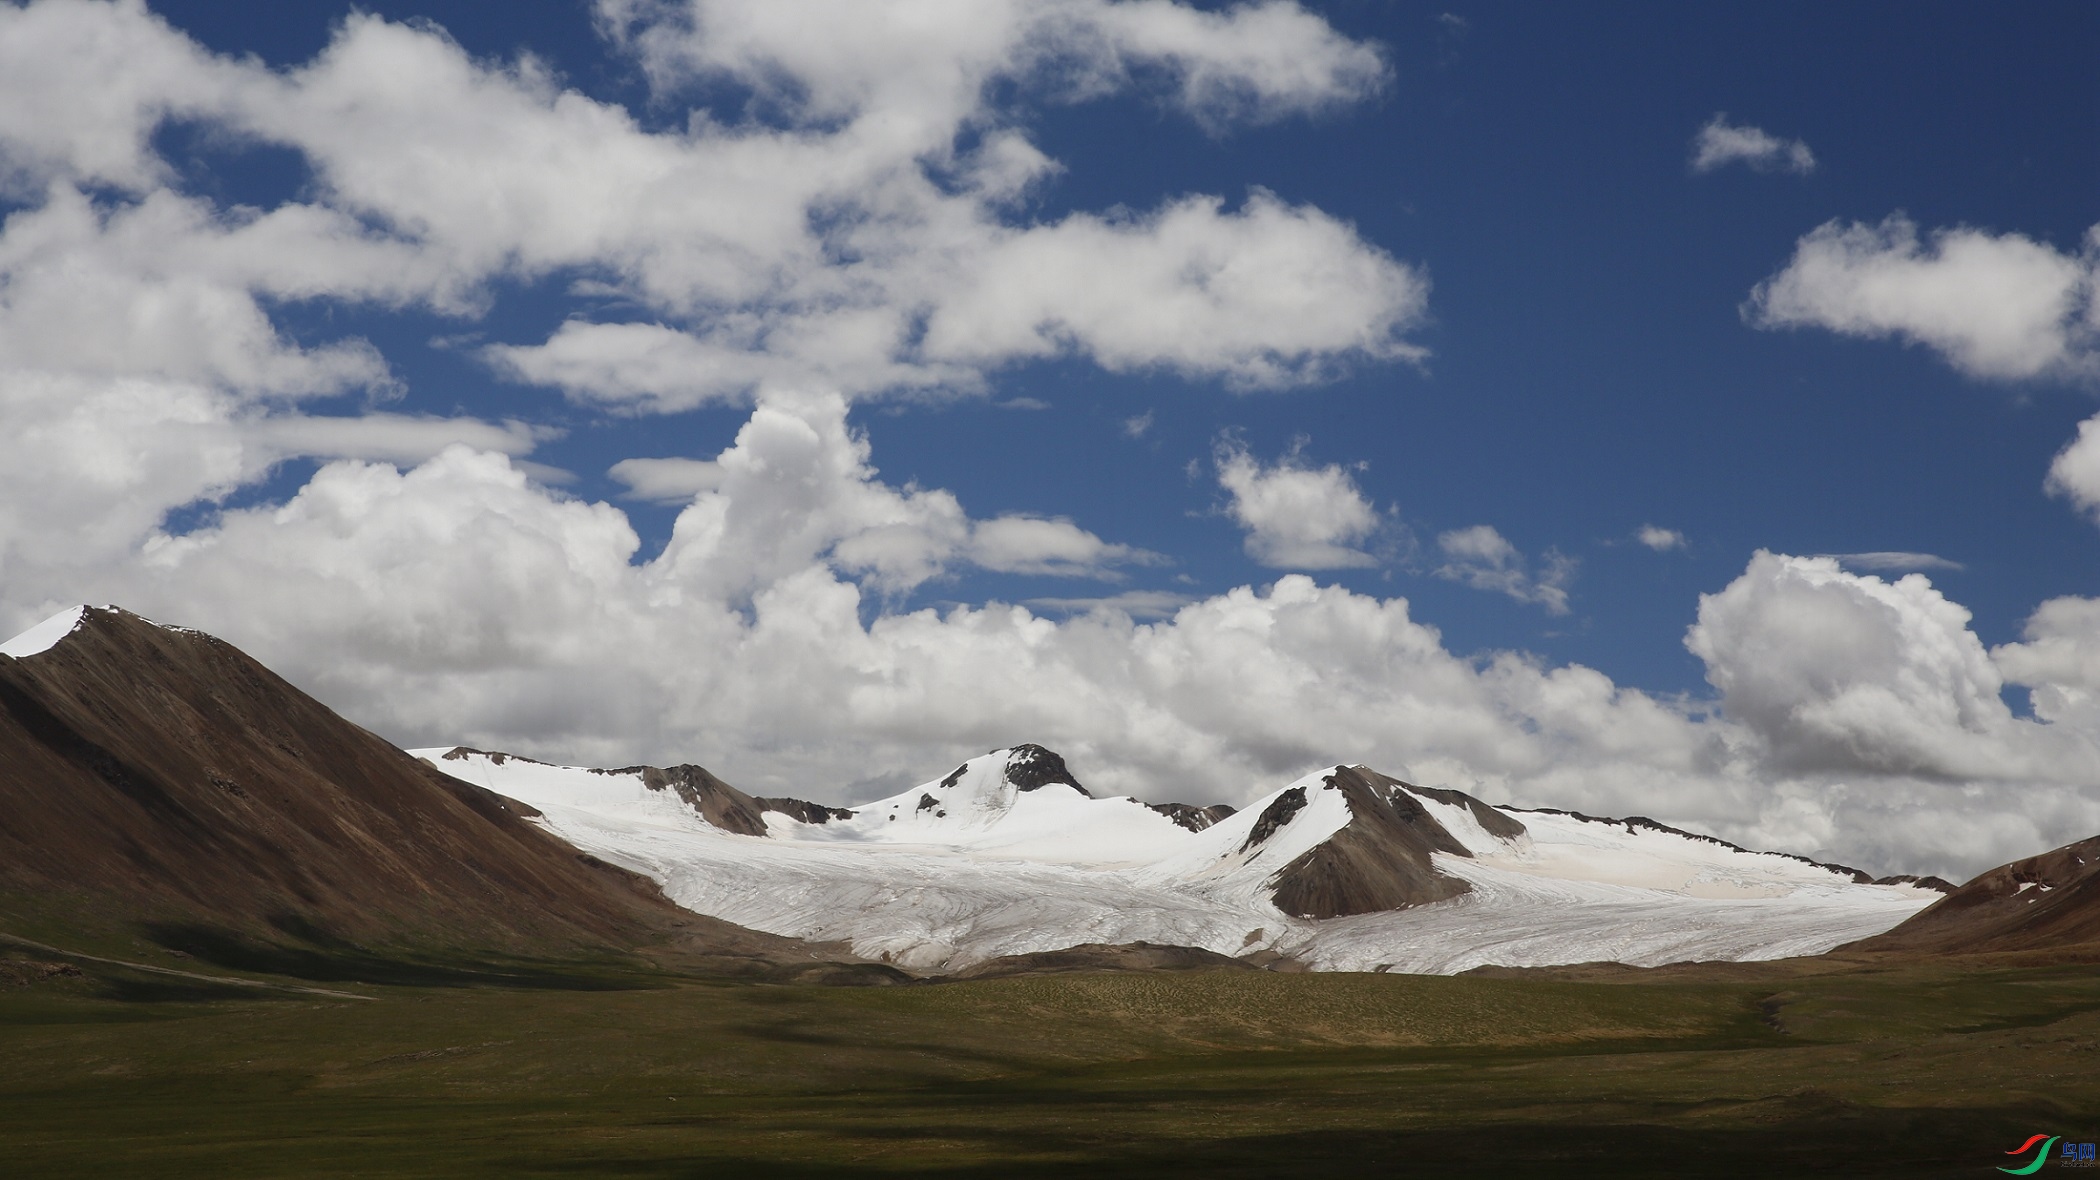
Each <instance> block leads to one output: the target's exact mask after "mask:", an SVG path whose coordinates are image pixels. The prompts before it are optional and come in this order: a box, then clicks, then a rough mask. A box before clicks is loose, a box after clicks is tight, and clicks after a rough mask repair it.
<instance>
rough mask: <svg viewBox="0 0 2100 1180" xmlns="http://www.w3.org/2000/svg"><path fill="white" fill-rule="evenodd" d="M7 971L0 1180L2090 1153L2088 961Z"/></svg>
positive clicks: (1207, 1169) (2092, 1030)
mask: <svg viewBox="0 0 2100 1180" xmlns="http://www.w3.org/2000/svg"><path fill="white" fill-rule="evenodd" d="M6 955H7V956H8V957H4V958H0V966H6V967H11V970H12V977H11V979H12V982H11V983H10V977H7V976H4V975H0V1173H4V1174H6V1175H9V1176H46V1175H49V1176H87V1175H112V1176H115V1175H122V1176H140V1177H153V1176H215V1177H217V1176H445V1177H453V1176H505V1177H514V1176H597V1175H603V1176H631V1177H703V1176H705V1177H717V1176H761V1177H763V1176H775V1177H790V1176H832V1175H848V1176H853V1175H861V1176H892V1175H925V1174H932V1175H942V1176H955V1177H975V1176H1001V1177H1031V1176H1049V1175H1064V1174H1073V1173H1079V1174H1086V1175H1089V1176H1097V1177H1109V1176H1126V1175H1127V1176H1161V1175H1190V1176H1324V1175H1358V1174H1362V1175H1435V1174H1440V1173H1443V1174H1450V1173H1458V1172H1463V1173H1466V1174H1479V1175H1542V1176H1568V1175H1600V1176H1601V1175H1611V1176H1684V1175H1743V1176H1794V1175H1818V1174H1822V1175H1842V1176H1864V1175H1874V1176H1880V1175H1887V1176H1898V1175H1900V1176H1997V1175H1999V1174H2000V1173H1998V1172H1996V1171H1994V1170H1993V1169H1994V1167H1995V1166H1996V1165H1997V1164H2001V1163H2006V1162H2008V1157H2006V1156H2005V1155H2003V1154H2001V1153H2003V1152H2004V1151H2005V1150H2006V1149H2007V1148H2010V1147H2014V1146H2016V1145H2018V1144H2019V1143H2020V1142H2021V1141H2022V1140H2024V1139H2026V1138H2027V1137H2028V1136H2029V1135H2031V1134H2034V1133H2037V1132H2041V1133H2046V1134H2052V1135H2064V1136H2067V1137H2070V1138H2074V1139H2095V1138H2100V970H2096V969H2095V968H2094V967H2092V966H2081V965H2058V966H2041V967H2019V968H2014V967H1997V968H1991V967H1978V966H1975V965H1971V966H1969V967H1967V968H1965V969H1962V970H1956V969H1953V968H1951V967H1939V968H1933V967H1917V966H1913V967H1906V968H1902V969H1897V970H1884V971H1863V970H1851V971H1847V972H1839V973H1830V974H1820V975H1819V974H1801V973H1799V970H1798V969H1788V968H1778V967H1775V968H1772V969H1770V970H1768V971H1763V972H1760V971H1757V970H1750V969H1741V968H1738V969H1734V970H1733V971H1715V972H1705V973H1700V972H1680V973H1677V974H1674V975H1672V974H1668V973H1647V974H1638V975H1629V976H1628V977H1627V978H1624V979H1613V980H1609V981H1593V982H1579V981H1567V980H1551V979H1538V978H1511V979H1490V978H1456V979H1452V978H1433V977H1415V976H1393V975H1383V976H1381V975H1275V974H1269V973H1265V972H1252V971H1246V972H1235V971H1222V972H1194V973H1185V974H1155V975H1105V974H1104V975H1058V976H1039V977H1030V978H1015V979H994V980H984V981H978V982H971V983H956V984H943V985H937V986H914V987H895V988H817V987H782V986H763V985H754V984H727V983H710V982H706V981H697V980H692V979H684V978H678V977H675V976H670V975H663V974H657V973H653V972H650V971H648V970H645V969H641V968H637V967H633V966H631V965H630V966H626V967H619V966H608V965H604V964H599V965H594V966H592V967H591V968H590V969H589V970H588V971H584V972H581V973H579V972H577V971H568V972H562V971H554V972H550V973H549V974H547V975H546V977H545V979H544V980H543V981H542V982H541V984H540V985H539V986H516V985H514V984H513V985H509V986H491V985H489V984H486V983H475V982H472V977H471V976H470V975H462V976H460V977H459V979H457V980H453V981H451V982H452V983H453V985H452V986H408V985H376V984H370V983H356V982H350V983H344V982H340V981H337V980H331V981H329V982H328V983H327V984H326V986H327V988H329V989H331V990H335V991H340V992H345V993H354V994H356V995H359V996H363V997H368V998H364V999H349V998H336V997H334V996H330V995H320V994H315V993H312V992H298V991H291V990H281V989H269V988H261V989H258V988H242V987H235V986H231V985H220V984H214V983H211V982H209V981H208V980H205V979H201V978H197V977H196V975H201V974H205V973H209V972H218V973H220V974H233V973H232V972H226V971H224V970H223V969H220V968H206V967H196V966H195V964H194V963H190V964H181V963H174V962H173V961H172V960H171V961H170V962H171V964H172V965H174V966H188V967H194V968H195V974H193V975H192V976H178V975H170V974H164V973H157V972H144V971H139V970H136V969H132V968H126V967H120V966H115V965H112V964H109V963H104V962H94V961H87V960H76V961H75V963H76V966H75V968H74V969H76V970H79V971H80V972H81V973H80V974H77V975H75V974H71V973H69V972H66V971H58V972H52V971H51V968H52V967H53V966H54V964H53V963H52V962H51V961H50V960H51V956H49V955H48V954H46V955H41V956H40V955H38V954H35V953H32V952H30V951H28V950H24V949H22V948H19V947H18V948H16V949H15V950H13V951H10V952H6ZM39 962H42V963H43V964H44V966H43V968H42V969H43V970H44V971H46V972H47V974H46V975H45V976H43V977H39V976H38V967H37V964H38V963H39ZM251 978H263V977H261V976H255V975H251ZM462 980H464V981H465V982H461V981H462ZM25 981H26V982H25ZM547 981H555V982H554V983H552V984H550V983H548V982H547ZM286 982H296V981H289V980H288V981H286ZM2056 1166H2057V1165H2056V1163H2055V1161H2053V1160H2052V1161H2051V1163H2050V1164H2049V1165H2048V1168H2047V1169H2046V1171H2045V1173H2044V1174H2050V1175H2053V1174H2055V1170H2056Z"/></svg>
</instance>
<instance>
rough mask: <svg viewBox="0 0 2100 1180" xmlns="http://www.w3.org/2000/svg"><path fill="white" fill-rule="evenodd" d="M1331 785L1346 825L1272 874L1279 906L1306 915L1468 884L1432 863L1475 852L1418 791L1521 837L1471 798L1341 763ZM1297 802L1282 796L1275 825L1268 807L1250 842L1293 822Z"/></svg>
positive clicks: (1386, 905)
mask: <svg viewBox="0 0 2100 1180" xmlns="http://www.w3.org/2000/svg"><path fill="white" fill-rule="evenodd" d="M1327 785H1328V786H1330V787H1334V788H1336V789H1338V790H1340V791H1341V792H1342V797H1343V798H1344V799H1345V800H1347V801H1348V804H1349V814H1350V819H1349V823H1348V825H1347V826H1345V827H1343V828H1342V830H1340V831H1338V832H1336V833H1335V834H1334V835H1332V836H1330V837H1328V838H1327V839H1326V840H1325V841H1323V842H1322V843H1321V844H1320V845H1319V846H1318V847H1315V848H1313V849H1312V850H1311V851H1309V852H1307V853H1306V854H1305V855H1303V856H1301V857H1299V858H1298V859H1296V860H1294V861H1292V862H1291V863H1290V864H1288V865H1286V866H1285V867H1284V868H1283V870H1282V871H1281V872H1279V873H1277V874H1276V878H1275V899H1276V908H1277V909H1280V910H1282V911H1283V912H1285V913H1287V914H1295V915H1297V916H1298V917H1301V918H1336V917H1341V916H1343V915H1345V914H1368V913H1373V912H1375V911H1378V910H1394V909H1401V908H1404V907H1406V906H1413V905H1422V904H1425V903H1427V902H1432V901H1442V900H1444V899H1445V898H1448V897H1456V896H1458V895H1459V894H1461V893H1464V892H1466V891H1467V890H1468V889H1469V888H1470V886H1468V885H1467V884H1466V883H1465V882H1464V881H1461V880H1459V879H1458V878H1457V877H1453V876H1450V875H1448V874H1445V873H1441V872H1438V871H1437V869H1436V866H1435V864H1434V863H1433V862H1432V861H1431V859H1430V853H1432V852H1444V853H1449V854H1451V855H1453V856H1464V857H1470V856H1472V853H1470V852H1467V851H1466V847H1465V845H1463V844H1461V843H1459V842H1458V840H1457V839H1455V838H1454V837H1453V836H1452V835H1451V833H1449V832H1447V831H1445V830H1444V826H1443V825H1442V824H1440V823H1438V822H1437V820H1436V817H1435V816H1432V815H1430V814H1429V812H1428V811H1427V810H1426V809H1424V808H1423V806H1422V804H1421V803H1420V801H1419V800H1417V799H1416V797H1415V796H1416V795H1417V794H1423V795H1428V796H1429V797H1431V798H1434V799H1437V800H1438V801H1439V802H1443V803H1450V804H1454V805H1460V806H1464V807H1467V808H1469V809H1470V810H1471V811H1472V812H1473V815H1474V817H1475V819H1477V820H1478V821H1479V822H1480V823H1481V824H1482V826H1484V827H1486V828H1487V829H1488V830H1489V831H1490V832H1493V833H1495V834H1496V835H1499V836H1516V835H1520V834H1522V833H1523V831H1524V825H1523V824H1522V823H1520V822H1518V821H1517V820H1515V819H1512V818H1510V817H1509V816H1508V815H1505V814H1503V813H1502V812H1499V811H1496V810H1495V809H1493V808H1491V807H1489V806H1487V805H1486V804H1484V803H1482V802H1480V801H1479V800H1477V799H1474V798H1473V797H1472V796H1470V795H1466V794H1463V793H1461V792H1458V791H1431V790H1429V789H1428V788H1423V787H1416V786H1413V785H1412V784H1409V783H1404V782H1401V781H1400V780H1399V779H1396V778H1390V777H1388V776H1386V775H1382V774H1380V773H1378V772H1377V771H1375V770H1372V769H1370V768H1369V767H1364V766H1338V767H1336V768H1335V769H1334V771H1333V772H1332V773H1331V774H1329V775H1328V776H1327ZM1294 792H1295V793H1296V799H1295V800H1293V799H1292V795H1293V793H1294ZM1293 802H1295V803H1296V805H1297V806H1300V807H1302V806H1303V805H1304V804H1305V796H1304V793H1303V792H1302V791H1299V790H1297V789H1296V788H1294V789H1293V791H1286V792H1284V793H1283V794H1282V795H1279V796H1277V798H1276V800H1275V801H1274V802H1273V803H1271V804H1270V805H1269V812H1278V811H1281V812H1282V814H1280V815H1279V816H1277V817H1276V820H1275V823H1273V824H1272V823H1270V819H1271V817H1270V815H1269V814H1268V813H1267V812H1265V813H1264V814H1263V815H1262V816H1261V818H1260V820H1259V821H1257V823H1256V825H1255V828H1254V831H1253V833H1251V834H1250V835H1249V837H1248V842H1249V843H1250V844H1252V843H1257V842H1259V840H1260V839H1261V838H1262V836H1263V828H1264V826H1268V827H1270V828H1272V829H1273V827H1274V826H1276V825H1277V824H1281V823H1282V822H1284V821H1285V820H1288V819H1289V812H1290V811H1292V810H1295V807H1292V806H1291V805H1292V803H1293ZM1286 809H1288V810H1286Z"/></svg>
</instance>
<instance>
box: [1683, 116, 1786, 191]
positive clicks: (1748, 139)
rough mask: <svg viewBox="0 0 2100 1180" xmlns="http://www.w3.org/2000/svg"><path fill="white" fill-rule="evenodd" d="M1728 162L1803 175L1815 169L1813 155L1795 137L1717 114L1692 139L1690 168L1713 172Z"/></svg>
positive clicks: (1761, 170)
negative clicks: (1737, 121) (1782, 137)
mask: <svg viewBox="0 0 2100 1180" xmlns="http://www.w3.org/2000/svg"><path fill="white" fill-rule="evenodd" d="M1728 164H1747V165H1749V166H1750V167H1751V168H1754V169H1756V170H1757V171H1759V172H1796V173H1800V174H1801V175H1803V176H1806V175H1807V174H1809V173H1811V172H1814V171H1815V170H1816V155H1815V153H1814V152H1811V151H1809V150H1808V145H1807V144H1805V143H1803V142H1801V141H1800V140H1798V139H1781V138H1779V137H1778V136H1776V135H1772V134H1770V133H1769V132H1766V131H1765V130H1763V129H1762V128H1758V127H1751V126H1749V125H1747V124H1742V123H1730V122H1729V121H1728V116H1727V115H1725V114H1719V115H1715V116H1714V117H1713V118H1711V119H1709V120H1707V123H1706V126H1704V127H1701V128H1700V129H1699V134H1698V135H1696V136H1694V137H1693V138H1692V171H1694V172H1712V171H1713V170H1714V169H1716V168H1720V167H1722V166H1724V165H1728Z"/></svg>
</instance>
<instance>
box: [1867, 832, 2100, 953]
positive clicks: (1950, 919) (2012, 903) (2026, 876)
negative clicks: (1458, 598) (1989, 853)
mask: <svg viewBox="0 0 2100 1180" xmlns="http://www.w3.org/2000/svg"><path fill="white" fill-rule="evenodd" d="M2092 944H2100V836H2093V837H2091V838H2089V839H2085V840H2080V841H2078V842H2077V843H2075V844H2066V845H2064V846H2063V847H2062V848H2058V849H2054V850H2052V851H2049V852H2044V853H2042V854H2041V855H2040V856H2030V857H2028V858H2027V859H2025V860H2016V861H2013V862H2012V863H2011V864H2004V865H1999V866H1998V867H1997V868H1995V869H1992V870H1991V871H1989V872H1987V873H1983V874H1981V875H1979V876H1977V877H1976V878H1975V879H1974V880H1971V881H1970V882H1968V883H1967V884H1965V885H1963V886H1962V887H1961V888H1959V889H1956V890H1954V891H1953V892H1952V893H1949V894H1948V895H1947V896H1946V897H1944V898H1942V899H1940V900H1939V901H1938V902H1935V903H1934V904H1933V905H1932V906H1930V907H1928V908H1927V909H1925V910H1923V911H1920V912H1919V913H1918V914H1917V915H1915V916H1914V917H1912V918H1910V919H1909V920H1907V921H1905V922H1904V923H1903V924H1902V925H1900V926H1897V927H1896V928H1895V929H1893V930H1890V931H1889V932H1888V933H1886V934H1881V935H1877V936H1875V937H1873V938H1868V939H1864V940H1862V941H1860V942H1856V943H1853V944H1851V945H1850V946H1848V947H1845V948H1843V949H1845V950H1862V951H1893V952H1906V953H1937V952H1952V953H1958V954H1982V953H1990V952H1998V951H2029V950H2051V949H2057V948H2062V947H2072V946H2081V945H2092Z"/></svg>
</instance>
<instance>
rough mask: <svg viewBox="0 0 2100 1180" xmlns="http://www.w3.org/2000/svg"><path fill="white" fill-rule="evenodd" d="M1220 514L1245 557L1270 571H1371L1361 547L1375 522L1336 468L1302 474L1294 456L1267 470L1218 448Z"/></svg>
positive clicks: (1227, 446)
mask: <svg viewBox="0 0 2100 1180" xmlns="http://www.w3.org/2000/svg"><path fill="white" fill-rule="evenodd" d="M1215 460H1216V462H1217V468H1218V486H1220V487H1222V488H1224V489H1225V491H1226V492H1227V493H1228V494H1229V495H1230V496H1231V497H1232V500H1231V503H1230V504H1229V505H1227V507H1226V512H1227V513H1228V514H1229V515H1230V516H1231V517H1232V519H1233V520H1234V521H1236V522H1238V524H1239V526H1240V527H1241V528H1243V529H1245V530H1247V540H1246V550H1247V556H1249V557H1252V558H1253V559H1254V560H1256V561H1258V562H1260V563H1261V564H1263V565H1265V566H1269V567H1271V568H1274V569H1307V570H1323V569H1346V568H1349V567H1352V566H1367V565H1376V564H1378V559H1377V558H1376V557H1373V556H1372V555H1371V554H1370V553H1368V552H1365V551H1364V549H1363V548H1362V547H1361V546H1363V545H1364V543H1365V542H1367V541H1369V540H1370V539H1371V538H1372V536H1373V535H1374V534H1376V533H1377V532H1378V530H1379V527H1380V525H1381V524H1382V518H1381V517H1380V516H1379V513H1378V510H1377V509H1376V508H1373V507H1372V506H1371V502H1370V501H1369V500H1366V499H1364V495H1363V492H1362V491H1361V490H1359V489H1358V488H1357V486H1356V478H1355V477H1354V476H1352V475H1350V474H1349V472H1348V470H1347V469H1346V468H1344V467H1343V466H1342V465H1341V464H1339V463H1329V464H1327V465H1326V466H1324V467H1311V466H1307V465H1306V464H1305V463H1304V462H1303V461H1302V460H1301V458H1300V457H1299V455H1298V454H1297V452H1295V451H1294V452H1293V453H1291V454H1289V455H1285V456H1284V457H1283V458H1282V459H1281V460H1279V461H1277V462H1276V463H1275V464H1274V465H1267V464H1264V463H1262V462H1261V461H1260V460H1259V459H1256V458H1255V457H1254V456H1253V455H1251V454H1249V453H1248V452H1247V450H1246V448H1245V447H1243V446H1240V445H1239V444H1238V443H1235V442H1232V441H1231V440H1225V441H1221V442H1220V443H1219V444H1218V448H1217V454H1216V456H1215Z"/></svg>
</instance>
